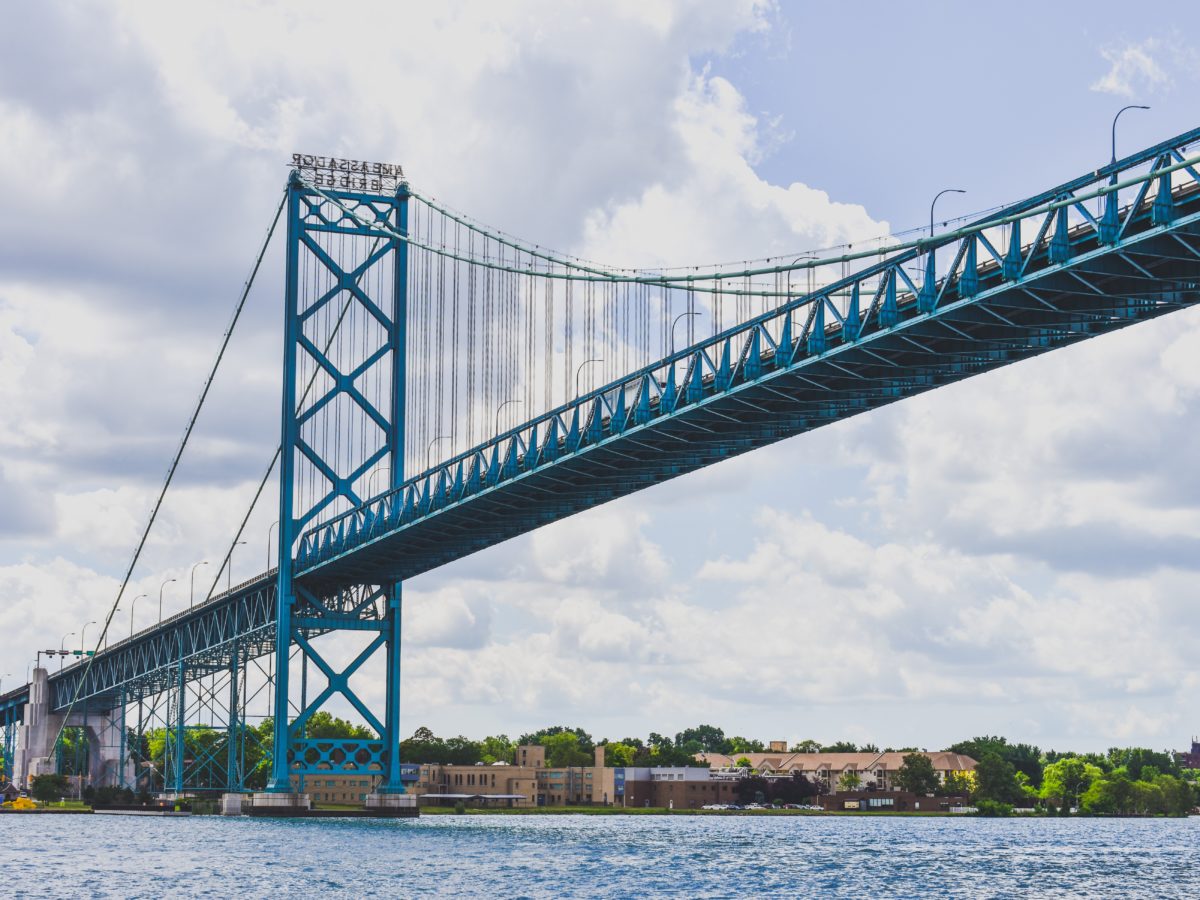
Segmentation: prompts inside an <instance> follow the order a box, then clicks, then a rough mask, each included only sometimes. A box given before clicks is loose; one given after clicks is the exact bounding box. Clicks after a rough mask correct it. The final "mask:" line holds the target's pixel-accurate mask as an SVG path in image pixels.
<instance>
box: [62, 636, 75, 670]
mask: <svg viewBox="0 0 1200 900" xmlns="http://www.w3.org/2000/svg"><path fill="white" fill-rule="evenodd" d="M69 637H75V632H73V631H72V632H71V633H70V634H64V635H63V639H62V642H61V643H60V644H59V645H58V671H60V672H61V671H62V667H63V657H64V656H66V655H67V638H69Z"/></svg>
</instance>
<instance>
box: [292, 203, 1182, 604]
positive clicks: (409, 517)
mask: <svg viewBox="0 0 1200 900" xmlns="http://www.w3.org/2000/svg"><path fill="white" fill-rule="evenodd" d="M1173 208H1174V209H1175V210H1176V213H1175V216H1174V219H1173V221H1172V222H1171V223H1170V224H1169V225H1156V224H1154V222H1153V221H1152V216H1151V210H1150V208H1149V204H1148V203H1143V204H1137V205H1135V206H1134V208H1132V209H1131V210H1130V211H1128V213H1127V219H1126V221H1125V223H1124V225H1122V226H1121V233H1122V236H1121V238H1120V240H1119V241H1117V242H1115V243H1109V242H1106V241H1104V240H1102V239H1101V235H1100V234H1099V233H1098V226H1099V224H1100V223H1094V224H1093V223H1089V224H1087V225H1085V226H1081V227H1079V228H1076V229H1074V230H1073V231H1071V232H1066V231H1063V232H1061V233H1060V234H1057V235H1043V239H1042V240H1041V242H1040V243H1035V244H1034V245H1033V246H1031V247H1030V248H1029V249H1028V250H1027V251H1025V253H1026V255H1025V258H1024V259H1023V262H1022V264H1021V267H1020V275H1019V276H1016V275H1015V273H1014V272H1013V271H1012V270H1011V269H1010V270H1008V271H1006V270H1005V267H1004V266H1001V265H999V264H997V263H996V262H994V261H992V262H989V263H987V264H985V265H983V266H980V267H979V268H978V269H976V270H975V271H974V272H972V273H971V277H970V278H969V279H967V285H968V291H967V292H966V293H965V295H964V292H962V291H960V290H959V285H960V284H961V283H962V281H963V279H962V278H961V275H960V276H959V277H958V278H956V279H954V280H951V279H949V278H947V279H946V280H944V281H943V282H942V283H941V287H940V289H939V291H938V292H937V295H936V302H935V299H934V298H933V295H931V294H929V293H928V289H927V298H928V299H927V300H926V301H925V302H924V304H922V302H921V301H920V292H919V291H917V290H914V289H910V290H909V291H907V292H905V293H903V294H900V295H899V296H898V299H897V300H896V307H895V309H896V315H897V321H896V324H894V325H891V326H887V325H885V324H883V323H882V322H881V321H880V317H879V316H878V315H876V316H875V317H873V318H868V321H867V323H866V324H865V325H861V326H859V327H858V328H855V329H854V335H853V337H849V336H847V335H846V333H845V332H844V326H843V325H842V324H840V323H838V324H836V325H834V326H832V327H829V328H827V329H826V330H825V332H824V333H823V335H822V337H823V340H822V341H820V342H815V343H814V342H813V341H812V339H811V333H809V334H808V340H801V339H800V337H799V336H794V338H793V339H789V341H788V342H787V346H779V347H777V348H775V349H772V350H771V351H769V352H766V353H762V354H761V359H760V360H759V361H758V362H757V363H756V366H757V367H758V368H760V369H761V373H757V374H755V373H751V372H750V370H749V367H748V366H746V365H744V364H743V363H744V361H745V354H744V353H743V354H741V355H740V356H738V359H739V365H738V368H737V370H736V371H733V372H732V373H730V374H725V373H724V369H725V367H726V364H725V362H724V360H725V359H728V358H729V348H730V345H734V346H735V347H738V346H742V347H748V346H750V342H751V341H752V340H754V339H757V338H758V336H759V334H760V332H761V329H760V326H758V325H756V324H753V323H751V324H749V325H747V326H745V327H744V328H743V329H742V330H741V331H740V332H739V333H737V334H734V335H732V336H729V337H727V338H722V339H718V340H717V341H715V342H714V341H711V340H710V341H709V342H706V343H704V344H701V345H697V347H695V348H689V349H688V350H685V351H682V352H681V353H680V354H677V359H678V361H679V364H680V365H682V364H683V363H684V362H685V361H686V359H687V357H688V356H689V355H692V356H694V357H695V359H696V361H695V362H693V363H690V364H689V365H690V366H691V367H692V369H694V370H696V371H699V369H700V367H701V365H702V363H701V361H700V360H701V357H702V356H704V355H705V354H706V353H710V355H714V356H715V355H718V354H719V355H720V356H721V358H722V360H723V361H722V363H721V364H720V365H719V366H716V367H714V371H713V373H712V374H711V375H710V376H705V377H702V378H701V379H700V385H701V387H700V390H699V391H698V392H696V393H695V394H694V396H690V397H689V396H687V392H683V393H682V394H679V395H676V394H675V393H673V392H672V391H671V390H670V385H671V384H672V383H673V373H674V370H675V367H668V371H667V376H666V380H665V381H664V380H663V379H662V376H661V372H662V371H663V367H662V366H661V365H660V366H659V368H658V372H657V373H656V372H647V373H645V374H643V375H635V376H633V377H632V378H631V379H627V380H626V381H624V382H623V383H622V382H618V383H616V384H615V385H610V386H607V387H606V388H602V389H601V390H599V391H596V392H593V393H592V394H589V395H585V396H584V397H583V398H581V399H580V400H579V401H578V402H576V403H575V404H573V405H572V407H570V408H568V409H566V410H563V411H559V412H558V413H556V414H550V415H549V416H544V417H542V418H541V419H539V420H535V421H534V422H531V423H526V424H525V425H523V426H521V427H519V428H517V429H514V430H513V431H511V432H509V433H507V434H505V435H502V436H501V437H500V438H498V439H496V440H495V441H493V442H492V443H491V444H490V445H487V446H484V447H482V448H477V449H476V450H475V451H471V452H469V453H468V454H464V455H463V456H462V457H459V458H458V459H457V460H456V461H451V463H450V464H448V465H443V466H441V467H439V468H438V469H435V470H433V471H432V472H430V473H425V474H423V475H421V476H419V477H418V478H416V479H413V480H411V481H410V482H409V483H407V484H406V485H403V486H401V488H399V489H398V490H395V491H392V492H391V493H389V494H388V495H385V496H383V497H381V498H377V499H376V500H373V501H371V502H370V503H368V504H367V505H366V506H364V507H360V508H359V509H357V510H355V511H353V512H351V513H348V514H346V515H344V516H341V517H339V518H337V519H334V520H333V521H331V522H329V523H326V524H324V525H322V526H320V527H319V528H316V529H313V530H312V531H310V532H309V533H308V534H307V535H306V537H305V540H304V543H303V544H302V546H301V555H300V559H299V560H298V563H297V566H298V568H299V570H300V572H301V577H302V579H303V580H304V581H305V582H306V583H310V584H312V585H314V587H315V588H316V589H317V590H331V589H335V588H337V587H338V586H340V585H344V584H346V583H349V582H351V581H354V580H361V579H366V580H378V581H383V580H388V579H399V578H408V577H412V576H413V575H417V574H420V573H421V572H425V571H428V570H429V569H432V568H435V567H437V566H439V565H443V564H445V563H447V562H450V561H452V560H454V559H458V558H460V557H462V556H464V555H467V554H468V553H472V552H474V551H476V550H478V549H482V548H483V547H486V546H490V545H492V544H495V543H498V542H500V541H503V540H506V539H508V538H510V537H513V536H515V535H517V534H521V533H523V532H525V531H528V530H531V529H532V528H536V527H538V526H540V525H542V524H545V523H547V522H550V521H554V520H555V519H558V518H562V517H564V516H567V515H571V514H573V513H575V512H578V511H580V510H583V509H588V508H590V507H593V506H596V505H598V504H599V503H603V502H607V501H608V500H611V499H615V498H616V497H619V496H625V495H627V494H629V493H632V492H634V491H636V490H640V489H642V488H644V487H648V486H650V485H652V484H657V483H660V482H662V481H665V480H668V479H670V478H673V477H676V476H678V475H681V474H684V473H686V472H689V471H694V470H695V469H698V468H700V467H702V466H705V465H709V464H711V463H713V462H717V461H719V460H721V459H726V458H729V457H731V456H734V455H738V454H740V453H743V452H746V451H747V450H750V449H754V448H756V447H761V446H765V445H767V444H770V443H773V442H775V441H778V440H782V439H784V438H786V437H790V436H792V435H795V434H801V433H803V432H805V431H809V430H811V429H813V428H816V427H820V426H821V425H825V424H829V423H830V422H834V421H839V420H841V419H844V418H847V417H849V416H852V415H857V414H858V413H861V412H864V411H866V410H868V409H873V408H876V407H878V406H880V405H883V404H885V403H890V402H894V401H895V400H899V399H902V398H904V397H909V396H914V395H916V394H918V393H921V392H923V391H926V390H930V389H932V388H935V387H938V386H941V385H944V384H949V383H952V382H954V381H958V380H961V379H962V378H966V377H969V376H971V375H975V374H980V373H982V372H986V371H990V370H992V369H994V368H997V367H999V366H1002V365H1007V364H1009V363H1011V362H1015V361H1017V360H1019V359H1023V358H1026V357H1028V356H1033V355H1037V354H1039V353H1043V352H1046V351H1048V350H1051V349H1054V348H1056V347H1060V346H1065V345H1067V344H1070V343H1074V342H1075V341H1078V340H1082V339H1085V338H1087V337H1092V336H1095V335H1098V334H1103V333H1106V332H1108V331H1112V330H1115V329H1117V328H1122V327H1125V326H1127V325H1130V324H1132V323H1134V322H1138V321H1143V320H1146V319H1149V318H1154V317H1156V316H1159V315H1162V314H1164V313H1167V312H1171V311H1173V310H1177V309H1181V308H1184V307H1186V306H1190V305H1194V304H1195V303H1196V302H1197V299H1198V298H1200V293H1198V290H1197V283H1198V282H1200V226H1198V224H1197V222H1198V217H1200V184H1195V183H1194V184H1191V185H1187V186H1186V187H1185V188H1184V189H1181V190H1178V191H1177V192H1176V195H1175V196H1174V197H1173ZM1058 219H1059V216H1058V215H1056V214H1055V215H1051V216H1048V217H1047V221H1051V220H1054V222H1055V225H1054V227H1055V228H1057V227H1058V225H1057V220H1058ZM1056 241H1057V242H1058V243H1057V244H1056V243H1055V242H1056ZM963 258H969V254H963ZM897 275H899V276H902V275H903V272H902V270H899V269H898V268H897ZM859 278H860V279H861V276H859ZM896 280H898V279H897V278H895V277H893V278H891V279H890V283H895V281H896ZM850 286H851V285H850V283H849V281H848V282H847V284H845V285H843V287H846V288H849V287H850ZM827 290H829V289H827ZM817 302H820V300H819V299H818V301H817ZM923 305H924V306H927V307H928V311H924V310H922V308H921V307H922V306H923ZM818 308H820V307H818ZM812 319H816V320H817V321H819V318H818V317H810V320H812ZM793 340H794V342H793ZM719 344H723V346H720V347H718V345H719ZM712 351H716V352H712ZM735 355H737V354H735ZM651 368H652V369H653V368H654V367H651ZM639 378H641V379H643V382H642V383H643V384H644V383H645V379H647V378H654V379H656V381H655V385H656V387H657V388H658V389H659V392H658V396H657V397H655V398H653V399H652V400H651V402H650V403H649V408H648V409H644V410H643V411H642V412H641V414H640V417H639V414H638V412H637V409H636V408H635V407H636V404H634V405H631V407H630V408H627V409H626V411H625V412H624V414H623V415H619V414H618V413H617V412H616V409H617V408H618V407H619V405H620V398H624V397H626V396H634V395H636V394H637V393H638V391H639V387H638V385H639V381H638V379H639ZM686 381H687V379H685V382H686ZM643 393H644V390H643ZM614 396H616V397H618V398H619V399H618V400H617V401H614V400H613V399H612V398H613V397H614ZM643 405H644V404H643ZM598 410H599V411H598ZM566 421H569V422H570V425H569V426H567V425H563V426H562V427H561V429H560V428H558V427H557V426H558V425H559V423H562V422H566ZM581 421H586V422H590V423H592V425H593V426H594V427H592V428H590V429H583V430H581V429H580V426H579V424H578V423H579V422H581ZM560 433H561V434H564V435H565V436H564V437H558V434H560ZM506 457H508V458H510V459H512V458H515V459H516V462H515V464H514V465H512V466H509V467H506V468H503V469H501V468H498V467H497V465H496V461H497V460H499V459H504V458H506ZM489 460H491V463H490V465H489V464H488V461H489ZM464 473H465V474H464Z"/></svg>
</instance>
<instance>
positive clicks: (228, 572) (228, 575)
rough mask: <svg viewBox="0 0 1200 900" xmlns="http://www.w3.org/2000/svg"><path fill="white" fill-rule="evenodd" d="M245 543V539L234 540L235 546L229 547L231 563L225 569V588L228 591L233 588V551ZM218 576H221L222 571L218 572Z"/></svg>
mask: <svg viewBox="0 0 1200 900" xmlns="http://www.w3.org/2000/svg"><path fill="white" fill-rule="evenodd" d="M245 543H246V542H245V541H234V543H233V546H232V547H230V548H229V563H228V568H227V569H225V590H226V591H232V590H233V551H234V550H236V549H237V548H238V547H240V546H242V545H243V544H245ZM217 577H218V578H220V577H221V573H220V572H218V573H217Z"/></svg>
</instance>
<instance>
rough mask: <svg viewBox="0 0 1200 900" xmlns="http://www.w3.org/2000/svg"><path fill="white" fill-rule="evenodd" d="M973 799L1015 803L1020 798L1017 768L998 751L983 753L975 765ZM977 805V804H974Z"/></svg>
mask: <svg viewBox="0 0 1200 900" xmlns="http://www.w3.org/2000/svg"><path fill="white" fill-rule="evenodd" d="M972 798H973V799H975V800H991V801H994V802H996V803H1017V802H1018V801H1020V800H1021V799H1022V792H1021V788H1020V785H1019V784H1018V783H1017V770H1016V769H1015V768H1014V767H1013V764H1012V763H1010V762H1007V761H1005V760H1004V759H1003V758H1001V756H1000V755H999V754H998V753H993V752H991V751H989V752H987V753H984V754H983V757H982V759H979V760H977V765H976V766H975V793H974V794H972ZM976 805H978V804H976Z"/></svg>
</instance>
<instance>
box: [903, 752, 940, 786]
mask: <svg viewBox="0 0 1200 900" xmlns="http://www.w3.org/2000/svg"><path fill="white" fill-rule="evenodd" d="M892 783H893V784H895V785H896V787H898V788H899V789H900V790H902V791H909V792H910V793H913V794H932V793H934V792H935V791H936V790H937V789H938V787H939V784H938V777H937V772H935V771H934V770H933V762H932V761H931V760H930V759H929V757H928V756H926V755H925V754H924V753H909V754H908V755H907V756H905V757H904V763H903V764H902V765H901V766H900V768H899V769H897V770H896V774H895V776H894V777H893V778H892Z"/></svg>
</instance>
